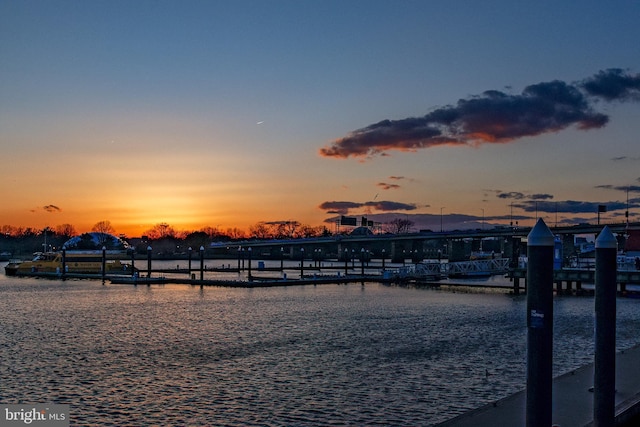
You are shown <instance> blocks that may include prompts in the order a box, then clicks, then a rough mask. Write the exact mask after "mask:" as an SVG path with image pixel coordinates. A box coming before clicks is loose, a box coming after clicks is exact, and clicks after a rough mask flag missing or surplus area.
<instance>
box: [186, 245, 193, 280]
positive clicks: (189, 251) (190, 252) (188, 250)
mask: <svg viewBox="0 0 640 427" xmlns="http://www.w3.org/2000/svg"><path fill="white" fill-rule="evenodd" d="M187 253H188V254H189V266H188V270H189V271H188V273H187V277H189V278H190V277H191V255H192V253H193V248H192V247H191V246H189V249H187Z"/></svg>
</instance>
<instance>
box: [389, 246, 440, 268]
mask: <svg viewBox="0 0 640 427" xmlns="http://www.w3.org/2000/svg"><path fill="white" fill-rule="evenodd" d="M384 256H385V251H384V249H382V271H384ZM438 262H440V260H438Z"/></svg>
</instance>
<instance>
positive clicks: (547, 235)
mask: <svg viewBox="0 0 640 427" xmlns="http://www.w3.org/2000/svg"><path fill="white" fill-rule="evenodd" d="M554 243H555V238H554V237H553V233H552V232H551V230H549V227H547V224H545V223H544V220H543V219H542V218H540V219H538V222H536V225H535V227H533V228H532V229H531V231H530V232H529V235H528V236H527V245H528V246H553V245H554Z"/></svg>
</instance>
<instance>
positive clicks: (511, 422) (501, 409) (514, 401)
mask: <svg viewBox="0 0 640 427" xmlns="http://www.w3.org/2000/svg"><path fill="white" fill-rule="evenodd" d="M592 386H593V364H590V365H588V366H584V367H582V368H579V369H576V370H575V371H571V372H569V373H567V374H565V375H562V376H560V377H557V378H555V379H554V380H553V415H552V420H553V424H554V425H557V426H560V427H585V426H590V425H591V423H592V422H593V392H591V391H589V388H591V387H592ZM616 389H617V392H616V415H617V423H616V425H620V426H622V425H623V424H624V423H625V422H628V420H629V419H630V418H631V417H637V416H638V414H639V413H640V346H636V347H634V348H631V349H629V350H626V351H624V352H621V353H618V354H617V355H616ZM525 423H526V391H525V390H523V391H521V392H518V393H516V394H514V395H511V396H509V397H506V398H504V399H502V400H499V401H496V402H495V403H493V404H489V405H486V406H483V407H481V408H478V409H476V410H473V411H471V412H467V413H465V414H462V415H460V416H458V417H456V418H453V419H451V420H449V421H446V422H444V423H441V424H438V427H496V426H509V427H520V426H524V425H525Z"/></svg>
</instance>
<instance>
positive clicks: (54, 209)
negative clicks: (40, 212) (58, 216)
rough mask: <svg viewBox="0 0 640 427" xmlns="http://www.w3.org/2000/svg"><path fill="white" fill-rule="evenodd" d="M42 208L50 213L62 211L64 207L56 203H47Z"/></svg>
mask: <svg viewBox="0 0 640 427" xmlns="http://www.w3.org/2000/svg"><path fill="white" fill-rule="evenodd" d="M42 209H44V210H45V211H47V212H50V213H56V212H62V209H60V208H59V207H57V206H56V205H46V206H43V207H42Z"/></svg>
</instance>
